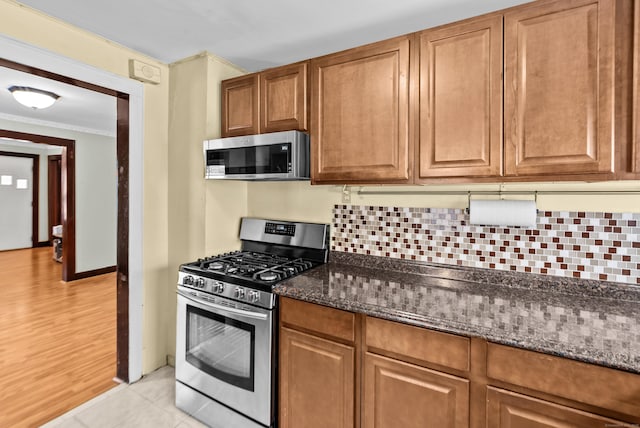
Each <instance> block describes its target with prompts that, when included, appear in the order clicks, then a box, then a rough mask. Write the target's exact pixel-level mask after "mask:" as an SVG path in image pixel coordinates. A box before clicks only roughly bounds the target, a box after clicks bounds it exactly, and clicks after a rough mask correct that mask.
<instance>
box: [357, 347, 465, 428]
mask: <svg viewBox="0 0 640 428" xmlns="http://www.w3.org/2000/svg"><path fill="white" fill-rule="evenodd" d="M364 370H365V373H364V392H363V394H364V404H363V408H362V410H363V411H362V415H363V420H364V425H363V426H364V428H381V427H393V428H462V427H468V426H469V381H468V380H466V379H461V378H458V377H455V376H451V375H448V374H445V373H440V372H436V371H433V370H429V369H425V368H423V367H419V366H414V365H412V364H408V363H403V362H400V361H396V360H392V359H389V358H385V357H381V356H378V355H375V354H370V353H367V354H366V356H365V363H364Z"/></svg>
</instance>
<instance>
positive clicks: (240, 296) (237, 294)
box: [233, 287, 244, 299]
mask: <svg viewBox="0 0 640 428" xmlns="http://www.w3.org/2000/svg"><path fill="white" fill-rule="evenodd" d="M233 295H234V296H235V298H236V299H244V288H240V287H236V289H235V292H234V293H233Z"/></svg>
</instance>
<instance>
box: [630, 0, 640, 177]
mask: <svg viewBox="0 0 640 428" xmlns="http://www.w3.org/2000/svg"><path fill="white" fill-rule="evenodd" d="M634 4H635V10H634V20H633V22H634V28H633V40H634V48H633V134H632V138H633V140H632V141H631V144H632V151H631V152H632V158H631V159H632V162H631V169H632V172H635V173H640V2H637V1H636V2H634Z"/></svg>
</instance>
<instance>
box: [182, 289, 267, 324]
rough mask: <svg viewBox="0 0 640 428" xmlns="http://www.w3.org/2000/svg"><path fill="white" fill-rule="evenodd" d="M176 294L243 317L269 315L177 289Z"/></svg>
mask: <svg viewBox="0 0 640 428" xmlns="http://www.w3.org/2000/svg"><path fill="white" fill-rule="evenodd" d="M178 294H179V295H180V296H182V297H184V298H185V299H188V300H191V301H192V302H195V303H199V304H201V305H204V306H208V307H210V308H214V309H217V310H219V311H224V312H228V313H232V314H237V315H242V316H243V317H247V318H254V319H258V320H266V319H267V317H268V316H269V315H268V314H263V313H260V312H251V311H245V310H244V309H238V308H230V307H227V306H223V305H219V304H217V303H214V302H210V301H208V300H204V299H199V298H197V297H196V296H194V295H193V294H190V293H185V292H183V291H180V290H178Z"/></svg>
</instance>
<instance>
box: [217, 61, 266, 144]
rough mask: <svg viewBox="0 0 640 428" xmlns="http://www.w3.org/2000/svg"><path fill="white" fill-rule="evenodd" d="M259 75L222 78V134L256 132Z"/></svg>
mask: <svg viewBox="0 0 640 428" xmlns="http://www.w3.org/2000/svg"><path fill="white" fill-rule="evenodd" d="M259 82H260V80H259V76H258V75H257V74H249V75H247V76H240V77H236V78H234V79H229V80H224V81H223V82H222V85H221V89H222V136H223V137H237V136H239V135H251V134H257V133H258V132H259V131H258V129H259V126H258V113H259V107H260V103H259V99H258V96H259V93H260V91H259V84H260V83H259Z"/></svg>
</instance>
